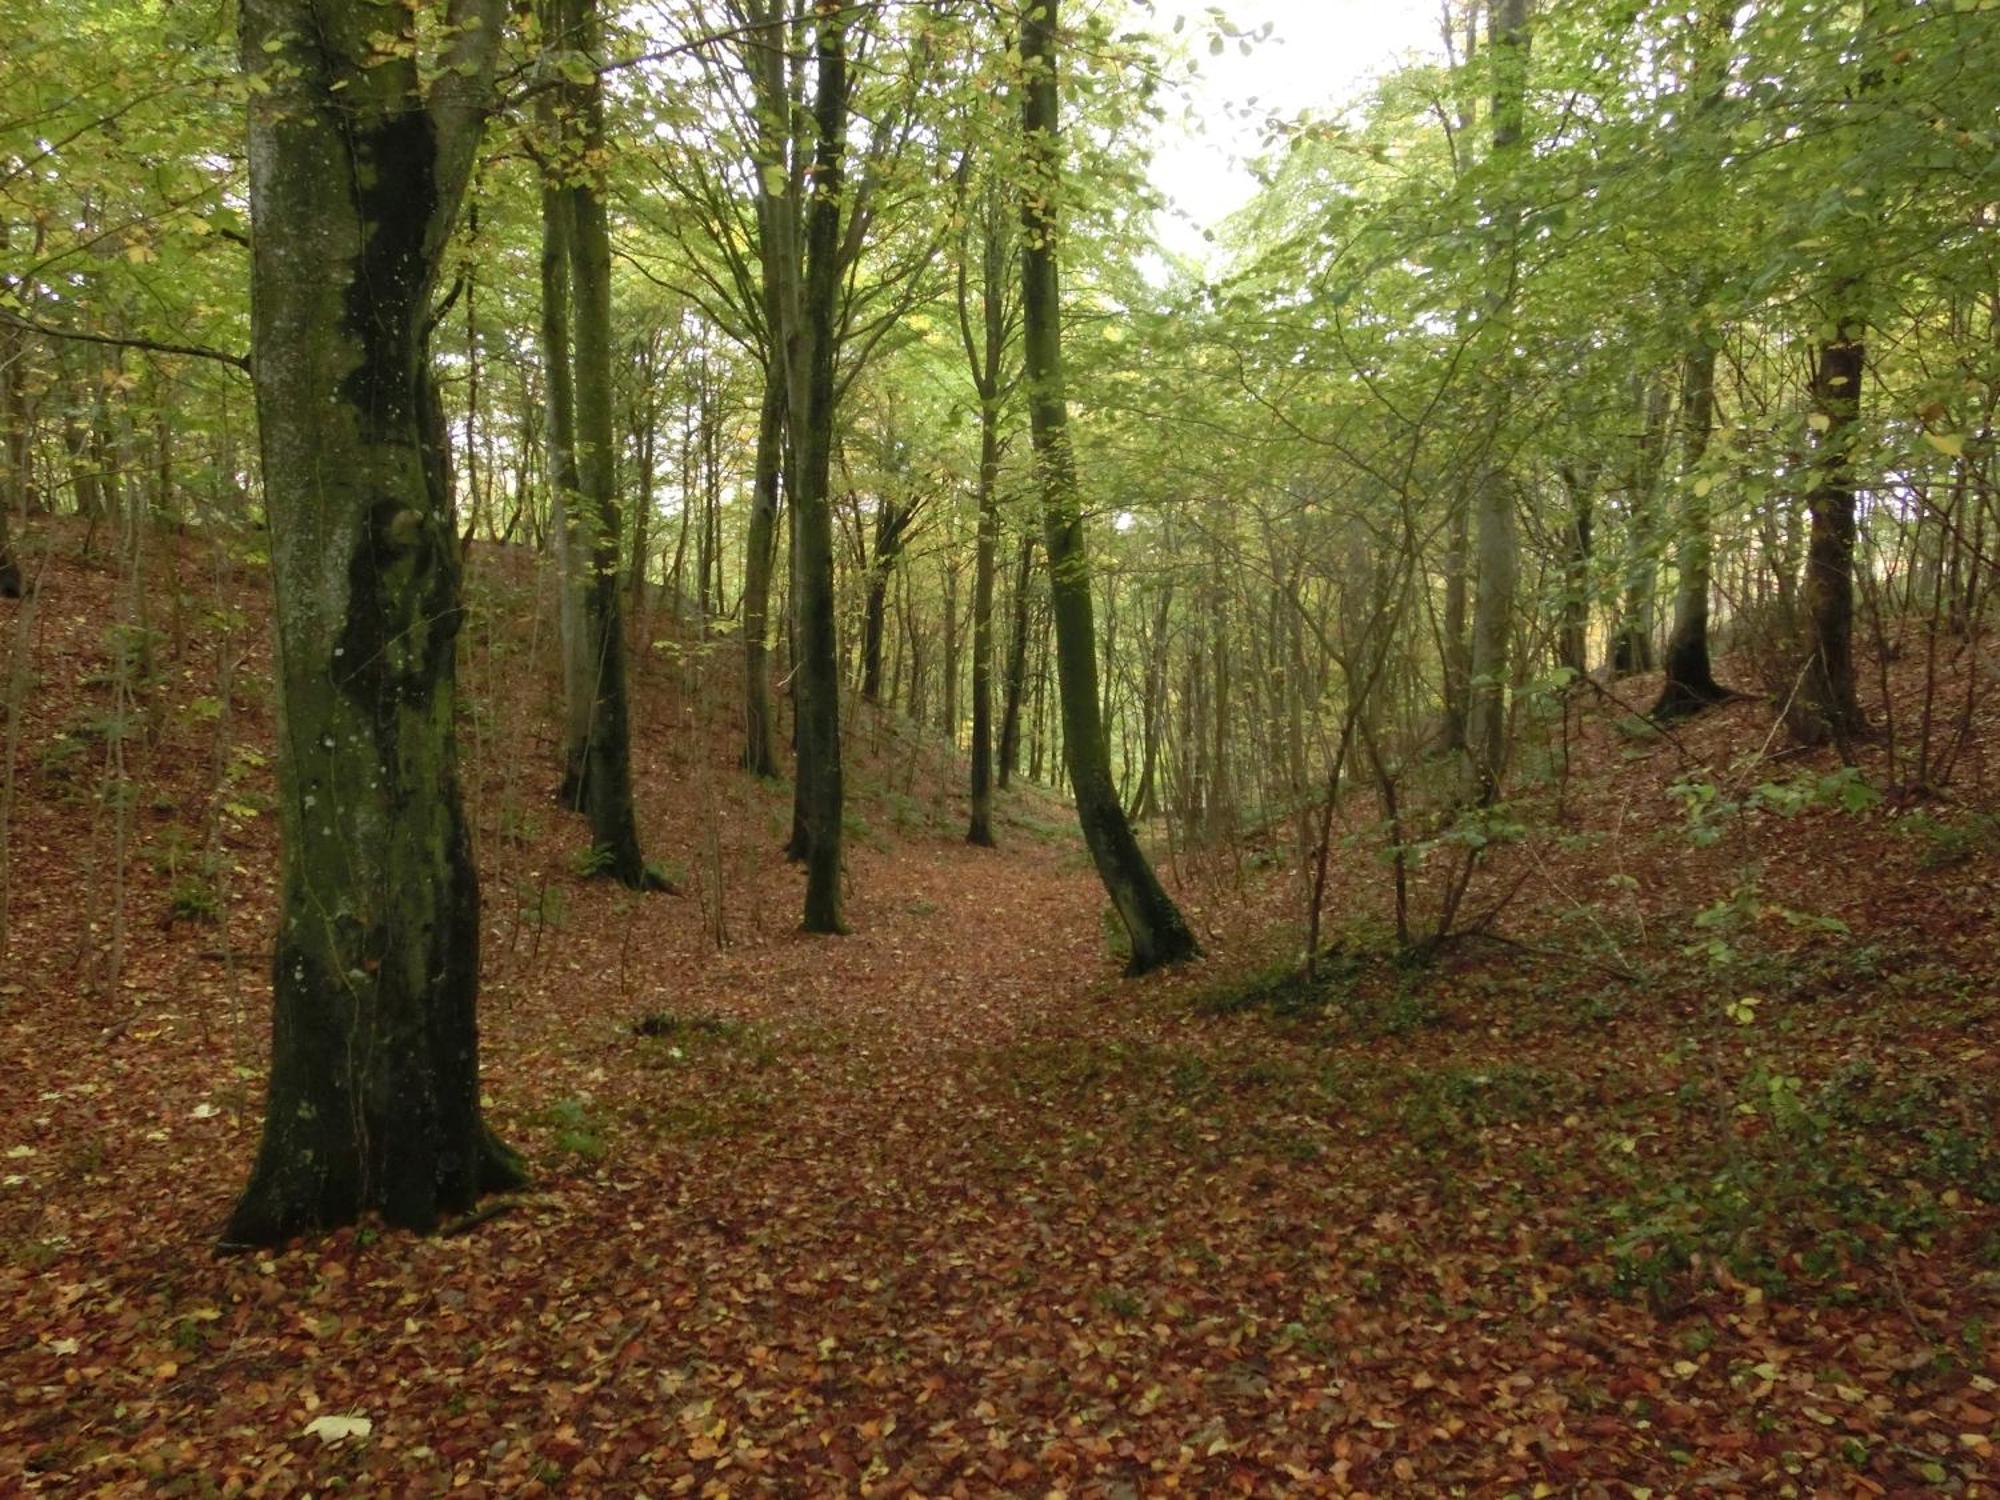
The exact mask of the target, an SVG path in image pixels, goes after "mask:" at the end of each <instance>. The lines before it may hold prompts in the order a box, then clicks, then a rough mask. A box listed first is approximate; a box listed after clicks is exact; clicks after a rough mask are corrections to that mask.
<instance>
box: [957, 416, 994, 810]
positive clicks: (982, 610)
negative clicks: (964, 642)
mask: <svg viewBox="0 0 2000 1500" xmlns="http://www.w3.org/2000/svg"><path fill="white" fill-rule="evenodd" d="M999 472H1000V415H999V413H998V412H997V411H995V410H994V409H993V404H992V403H991V402H988V401H986V400H984V399H982V400H981V401H980V404H979V536H978V540H977V542H976V543H975V545H974V552H973V564H972V569H973V571H972V766H971V772H970V782H971V785H970V792H971V803H972V812H971V818H970V821H969V826H968V827H967V829H966V833H965V841H966V842H967V843H969V844H978V845H981V846H982V847H985V848H991V847H992V846H993V571H994V563H995V561H996V558H995V553H996V552H997V551H998V550H999V547H998V543H999V539H1000V506H999V499H998V494H997V491H998V488H999V486H998V482H997V481H998V478H999Z"/></svg>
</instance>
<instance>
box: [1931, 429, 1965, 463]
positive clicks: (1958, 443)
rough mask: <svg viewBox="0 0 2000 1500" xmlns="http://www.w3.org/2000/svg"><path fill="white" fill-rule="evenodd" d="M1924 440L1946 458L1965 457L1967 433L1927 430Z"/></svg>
mask: <svg viewBox="0 0 2000 1500" xmlns="http://www.w3.org/2000/svg"><path fill="white" fill-rule="evenodd" d="M1924 441H1925V442H1927V443H1929V444H1930V445H1931V446H1932V447H1933V448H1935V449H1937V451H1938V452H1940V453H1942V454H1943V455H1944V456H1945V457H1946V458H1963V457H1965V435H1964V434H1963V433H1957V432H1927V433H1925V434H1924Z"/></svg>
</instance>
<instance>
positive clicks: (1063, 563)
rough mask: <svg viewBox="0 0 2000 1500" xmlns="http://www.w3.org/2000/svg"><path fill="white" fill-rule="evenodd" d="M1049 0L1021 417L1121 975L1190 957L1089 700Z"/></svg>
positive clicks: (1042, 16)
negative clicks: (1127, 957) (1120, 930)
mask: <svg viewBox="0 0 2000 1500" xmlns="http://www.w3.org/2000/svg"><path fill="white" fill-rule="evenodd" d="M1057 10H1058V0H1047V3H1046V4H1045V5H1042V6H1040V7H1038V8H1037V7H1031V8H1030V9H1029V10H1027V11H1026V12H1025V13H1024V14H1023V16H1022V18H1021V64H1022V69H1023V71H1024V73H1025V74H1026V78H1025V80H1024V85H1023V90H1022V95H1021V128H1022V133H1023V136H1024V137H1025V145H1026V152H1027V159H1028V165H1029V173H1030V175H1029V181H1028V184H1027V187H1026V189H1025V191H1024V193H1023V195H1022V210H1021V224H1022V229H1023V231H1024V232H1023V237H1022V247H1021V308H1022V335H1023V342H1024V344H1025V346H1026V349H1027V380H1028V418H1029V426H1030V430H1031V433H1032V436H1033V439H1034V446H1035V466H1036V469H1037V470H1038V475H1037V477H1038V479H1039V481H1040V486H1041V492H1042V519H1043V528H1042V529H1043V533H1044V541H1045V544H1046V545H1047V547H1048V553H1049V600H1050V609H1051V612H1052V613H1053V614H1054V616H1055V627H1056V668H1057V673H1058V677H1059V684H1060V691H1061V696H1062V733H1063V758H1064V760H1065V762H1066V764H1067V765H1068V768H1069V779H1070V787H1071V790H1072V791H1073V792H1074V793H1075V796H1076V809H1077V818H1078V821H1079V822H1080V823H1081V824H1082V826H1083V837H1084V842H1085V844H1087V845H1088V846H1089V849H1090V855H1091V859H1092V861H1093V863H1095V864H1096V866H1097V873H1098V877H1099V878H1100V879H1101V880H1102V881H1103V882H1104V888H1105V890H1106V891H1107V892H1108V893H1109V895H1110V897H1111V901H1112V904H1113V905H1114V906H1116V907H1117V908H1118V914H1119V916H1120V917H1121V918H1122V919H1123V920H1124V923H1125V928H1126V931H1127V932H1128V933H1129V934H1130V935H1131V940H1132V960H1131V967H1130V971H1131V972H1132V973H1135V974H1143V973H1145V972H1146V971H1147V970H1149V969H1154V968H1158V967H1159V966H1160V965H1162V964H1169V963H1174V962H1176V961H1178V960H1180V959H1184V958H1187V957H1189V956H1190V955H1192V954H1193V953H1195V952H1196V951H1198V950H1197V947H1196V944H1195V940H1194V934H1193V932H1192V931H1190V930H1189V928H1188V925H1187V922H1186V921H1185V920H1184V919H1183V918H1182V916H1181V913H1180V909H1179V908H1178V907H1177V906H1175V905H1174V902H1173V898H1172V897H1170V896H1169V895H1168V894H1167V892H1166V888H1165V887H1164V886H1162V885H1161V884H1160V882H1159V878H1158V877H1157V876H1156V875H1155V874H1154V873H1153V867H1152V866H1151V865H1150V864H1148V863H1147V861H1146V856H1145V854H1144V852H1143V851H1142V850H1141V849H1140V848H1139V841H1138V840H1137V839H1136V838H1135V837H1133V834H1132V826H1131V824H1129V823H1128V822H1127V821H1126V820H1125V809H1124V808H1123V807H1122V806H1121V805H1120V804H1119V801H1118V791H1117V788H1116V787H1115V786H1113V785H1112V782H1111V768H1110V764H1109V759H1108V756H1107V754H1106V749H1105V742H1104V723H1103V720H1102V718H1101V716H1100V714H1099V711H1098V700H1097V642H1096V639H1095V629H1094V625H1093V622H1092V618H1091V598H1090V560H1089V557H1088V554H1087V553H1086V551H1085V546H1084V532H1083V507H1082V502H1081V497H1080V496H1079V495H1078V492H1077V478H1076V459H1075V455H1074V453H1073V452H1072V451H1071V448H1070V440H1069V412H1068V406H1067V402H1066V400H1065V395H1064V388H1063V362H1062V309H1061V297H1060V291H1059V287H1058V279H1057V278H1058V271H1057V234H1058V213H1057V207H1056V205H1057V201H1058V199H1059V198H1060V196H1061V192H1062V172H1061V159H1060V156H1059V154H1058V153H1059V149H1060V147H1059V142H1060V136H1059V129H1058V107H1057V98H1056V55H1055V34H1056V12H1057Z"/></svg>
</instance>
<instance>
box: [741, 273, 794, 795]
mask: <svg viewBox="0 0 2000 1500" xmlns="http://www.w3.org/2000/svg"><path fill="white" fill-rule="evenodd" d="M774 279H775V278H773V277H771V276H770V275H769V273H766V280H767V281H772V280H774ZM771 300H775V297H773V298H772V299H771ZM769 358H770V360H771V363H770V366H769V368H768V369H767V370H766V371H765V375H764V397H763V401H762V402H761V404H760V405H759V407H758V412H757V458H756V473H755V475H754V477H753V479H752V483H751V491H750V529H749V535H748V537H747V539H746V542H745V548H744V556H743V671H744V684H743V689H744V690H743V766H744V769H745V770H747V771H749V772H750V773H751V774H752V775H754V776H776V775H777V774H778V736H777V727H776V721H775V720H774V719H773V717H772V714H771V640H770V637H771V624H770V613H771V570H772V568H773V567H774V566H775V565H776V562H777V557H778V493H779V490H778V487H779V479H780V476H781V473H782V467H781V465H782V461H783V457H784V445H785V377H784V371H783V370H782V368H780V366H779V363H778V361H779V360H780V359H781V358H782V354H780V353H779V352H777V351H775V350H774V351H772V353H771V354H770V356H769Z"/></svg>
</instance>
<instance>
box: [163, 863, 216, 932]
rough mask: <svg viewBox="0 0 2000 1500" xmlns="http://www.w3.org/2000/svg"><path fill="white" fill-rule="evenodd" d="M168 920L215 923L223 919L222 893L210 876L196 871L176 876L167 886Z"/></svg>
mask: <svg viewBox="0 0 2000 1500" xmlns="http://www.w3.org/2000/svg"><path fill="white" fill-rule="evenodd" d="M167 920H168V921H169V922H170V923H171V922H200V923H214V922H219V921H221V920H222V893H221V892H220V891H218V890H217V889H216V888H215V882H214V880H213V879H211V878H210V877H208V876H206V875H203V874H200V873H198V872H195V871H189V872H188V873H186V874H183V875H180V876H178V877H176V878H175V880H174V883H173V884H172V885H171V886H169V887H168V888H167Z"/></svg>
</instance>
